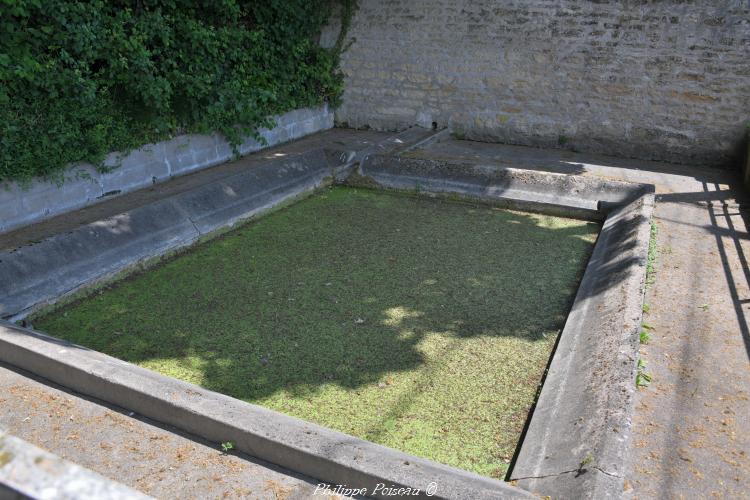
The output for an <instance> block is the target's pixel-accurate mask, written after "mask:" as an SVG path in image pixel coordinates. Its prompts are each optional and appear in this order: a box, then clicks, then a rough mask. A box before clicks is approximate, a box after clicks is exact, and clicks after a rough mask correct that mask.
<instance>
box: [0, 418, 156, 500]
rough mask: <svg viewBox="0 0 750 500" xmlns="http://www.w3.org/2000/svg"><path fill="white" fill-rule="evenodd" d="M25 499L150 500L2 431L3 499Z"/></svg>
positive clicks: (0, 491)
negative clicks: (103, 499) (104, 499)
mask: <svg viewBox="0 0 750 500" xmlns="http://www.w3.org/2000/svg"><path fill="white" fill-rule="evenodd" d="M26 497H28V498H39V499H47V498H55V499H70V500H73V499H75V500H99V499H102V498H106V499H108V500H109V499H111V500H146V499H148V498H150V497H147V496H146V495H143V494H141V493H138V492H137V491H134V490H131V489H130V488H128V487H126V486H123V485H121V484H119V483H115V482H114V481H111V480H109V479H105V478H103V477H101V476H99V475H97V474H95V473H93V472H91V471H90V470H88V469H84V468H83V467H81V466H79V465H76V464H72V463H70V462H66V461H65V460H62V459H60V458H59V457H56V456H55V455H53V454H51V453H48V452H46V451H44V450H41V449H39V448H37V447H36V446H33V445H31V444H29V443H27V442H25V441H23V440H21V439H18V438H17V437H14V436H11V435H10V434H8V433H6V432H4V431H2V430H1V429H0V498H26Z"/></svg>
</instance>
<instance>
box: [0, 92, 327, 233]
mask: <svg viewBox="0 0 750 500" xmlns="http://www.w3.org/2000/svg"><path fill="white" fill-rule="evenodd" d="M274 120H275V122H276V126H275V127H274V128H272V129H263V130H261V131H260V135H261V136H262V137H264V138H265V139H266V141H267V144H266V145H261V144H260V143H259V142H258V141H256V140H255V139H252V138H250V139H248V140H247V141H245V142H244V143H243V144H241V145H240V146H239V148H238V149H239V151H240V154H243V155H245V154H248V153H252V152H254V151H258V150H260V149H263V148H265V147H270V146H274V145H276V144H281V143H282V142H287V141H290V140H293V139H298V138H300V137H303V136H305V135H309V134H312V133H315V132H319V131H321V130H327V129H329V128H332V127H333V112H331V111H330V110H329V109H328V106H327V105H323V106H321V107H318V108H312V109H298V110H294V111H290V112H288V113H285V114H283V115H279V116H277V117H275V118H274ZM233 156H234V154H233V152H232V148H231V146H230V145H229V143H227V142H226V140H225V139H224V138H223V137H222V136H220V135H218V134H213V135H195V134H192V135H181V136H178V137H175V138H173V139H170V140H167V141H163V142H159V143H157V144H147V145H145V146H143V147H141V148H139V149H137V150H134V151H132V152H130V153H127V154H125V155H123V154H122V153H112V154H110V155H109V156H108V157H107V159H106V160H105V162H104V163H105V165H110V166H118V165H119V166H118V167H117V168H115V169H114V170H112V171H111V172H107V173H101V172H98V171H97V170H96V169H95V168H93V167H92V166H91V165H85V164H84V165H78V166H72V167H71V169H70V171H69V172H68V174H66V181H65V182H64V183H63V184H61V185H58V184H56V183H54V182H51V181H46V180H37V181H34V182H33V183H32V185H31V186H30V187H28V188H23V187H20V186H19V185H18V184H15V183H5V184H4V185H0V233H2V232H7V231H9V230H11V229H14V228H17V227H20V226H24V225H28V224H32V223H34V222H37V221H40V220H42V219H45V218H48V217H51V216H54V215H58V214H61V213H64V212H69V211H71V210H75V209H77V208H82V207H85V206H88V205H91V204H92V203H96V202H97V201H98V200H100V199H102V198H104V197H107V196H113V195H118V194H123V193H127V192H130V191H134V190H136V189H140V188H143V187H147V186H150V185H152V184H154V183H157V182H161V181H164V180H167V179H169V178H171V177H175V176H178V175H182V174H186V173H188V172H192V171H195V170H198V169H202V168H206V167H210V166H213V165H217V164H219V163H224V162H226V161H229V160H231V159H232V157H233Z"/></svg>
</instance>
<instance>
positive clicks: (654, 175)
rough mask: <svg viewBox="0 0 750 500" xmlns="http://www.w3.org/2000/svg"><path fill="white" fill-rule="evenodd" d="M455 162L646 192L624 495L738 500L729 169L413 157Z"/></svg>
mask: <svg viewBox="0 0 750 500" xmlns="http://www.w3.org/2000/svg"><path fill="white" fill-rule="evenodd" d="M419 153H420V155H425V157H432V156H437V157H439V158H450V159H453V160H455V161H462V162H480V163H488V162H497V163H499V164H502V165H507V166H509V167H514V168H526V169H539V170H543V171H554V172H569V173H576V174H579V175H584V176H598V177H605V178H607V179H621V180H626V181H634V182H646V183H650V184H654V185H655V186H656V206H655V209H654V221H655V222H656V224H657V226H658V236H657V238H658V257H657V262H656V275H655V276H656V280H655V283H654V284H653V285H652V286H651V287H650V288H648V289H647V291H646V298H645V302H646V303H647V304H648V306H649V308H648V312H647V313H646V314H645V315H644V319H643V321H644V322H645V323H646V324H648V325H650V326H652V327H654V330H653V331H651V332H650V336H651V340H650V342H649V343H648V344H647V345H644V346H641V353H640V355H641V357H642V358H643V359H644V360H645V361H646V362H647V363H648V364H647V372H648V373H650V374H651V375H652V376H653V382H652V383H651V385H650V386H649V387H648V388H644V389H641V390H638V391H637V392H636V396H635V404H636V409H635V413H634V416H633V427H632V438H631V440H630V446H631V448H632V451H631V464H630V465H629V467H628V468H627V470H626V475H625V477H626V483H625V491H624V494H625V495H626V496H631V497H632V498H638V499H651V498H653V499H662V498H746V497H747V496H748V492H749V491H750V451H749V450H750V433H748V432H746V429H748V428H750V420H749V419H750V361H749V360H750V354H749V353H750V333H748V332H749V330H748V323H749V322H750V303H748V300H749V299H750V285H749V282H750V271H748V255H750V239H749V238H748V230H749V229H750V222H749V221H750V213H749V212H748V209H747V207H748V197H747V194H745V193H743V192H742V187H741V186H742V181H741V177H740V176H739V173H738V172H737V171H734V172H727V171H721V170H716V169H706V168H698V167H689V166H682V165H670V164H664V163H655V162H646V161H638V160H625V159H618V158H612V157H605V156H595V155H585V154H579V153H572V152H565V151H559V150H539V149H533V148H524V147H515V146H504V145H498V144H481V143H472V142H468V141H446V142H440V143H438V144H433V145H430V146H429V147H428V148H426V149H425V150H423V151H420V152H419Z"/></svg>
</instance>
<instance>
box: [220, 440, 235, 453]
mask: <svg viewBox="0 0 750 500" xmlns="http://www.w3.org/2000/svg"><path fill="white" fill-rule="evenodd" d="M233 449H234V443H233V442H231V441H227V442H226V443H221V451H222V452H224V453H229V452H230V451H232V450H233Z"/></svg>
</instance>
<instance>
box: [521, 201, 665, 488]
mask: <svg viewBox="0 0 750 500" xmlns="http://www.w3.org/2000/svg"><path fill="white" fill-rule="evenodd" d="M653 203H654V198H653V194H646V195H643V196H642V197H641V198H639V199H637V200H635V201H633V202H631V203H629V204H628V205H626V206H624V207H622V208H620V209H617V210H616V211H613V212H612V213H611V214H610V215H609V216H608V217H607V220H606V221H605V222H604V225H603V227H602V230H601V233H600V234H599V238H598V239H597V242H596V245H595V247H594V251H593V253H592V255H591V259H590V260H589V263H588V266H587V267H586V272H585V274H584V276H583V279H582V281H581V284H580V286H579V288H578V292H577V294H576V298H575V301H574V303H573V307H572V309H571V311H570V313H569V315H568V319H567V321H566V323H565V328H564V329H563V331H562V333H561V334H560V338H559V340H558V344H557V347H556V349H555V353H554V355H553V357H552V362H551V364H550V367H549V371H548V374H547V376H546V378H545V380H544V385H543V386H542V391H541V393H540V395H539V399H538V401H537V403H536V405H535V408H534V410H533V415H532V417H531V422H530V424H529V427H528V429H527V432H526V435H525V436H524V439H523V443H522V444H521V450H520V452H519V454H518V457H517V459H516V463H515V465H514V467H513V472H512V475H511V478H512V479H513V480H515V481H517V482H518V484H519V486H521V487H523V488H525V489H527V490H529V491H532V492H535V493H539V494H542V495H552V496H554V497H556V498H618V497H620V496H621V495H622V492H623V489H624V481H625V471H624V466H625V464H626V463H627V457H628V454H629V451H630V448H629V437H630V427H631V416H632V411H633V396H634V393H635V385H634V379H635V368H636V358H637V352H638V332H639V330H640V323H641V315H642V306H643V286H644V282H645V278H646V262H647V254H648V242H649V231H650V221H651V213H652V211H653Z"/></svg>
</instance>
